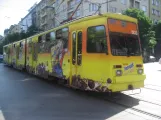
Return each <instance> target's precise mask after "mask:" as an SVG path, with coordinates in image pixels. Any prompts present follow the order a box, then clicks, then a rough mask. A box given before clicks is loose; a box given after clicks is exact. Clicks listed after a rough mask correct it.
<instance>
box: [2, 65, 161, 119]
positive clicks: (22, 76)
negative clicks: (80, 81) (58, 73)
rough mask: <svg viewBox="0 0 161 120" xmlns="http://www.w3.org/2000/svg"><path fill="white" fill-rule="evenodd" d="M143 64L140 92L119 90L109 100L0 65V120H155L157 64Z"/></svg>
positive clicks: (159, 100) (160, 85)
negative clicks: (112, 99) (114, 101)
mask: <svg viewBox="0 0 161 120" xmlns="http://www.w3.org/2000/svg"><path fill="white" fill-rule="evenodd" d="M144 66H145V73H146V74H147V79H146V81H145V87H144V88H143V89H142V90H141V93H139V90H134V91H128V92H127V91H126V92H123V93H121V94H119V95H118V96H117V95H116V96H115V97H116V99H115V100H116V101H117V103H113V102H111V101H110V100H109V99H110V97H109V96H108V95H105V94H103V95H102V94H101V95H100V94H98V93H92V92H87V93H85V92H81V91H78V90H72V89H69V88H66V87H64V86H61V85H58V84H56V83H54V82H49V81H47V80H43V79H40V78H37V77H35V76H32V75H29V74H27V73H24V72H20V71H17V70H15V69H12V68H9V67H7V66H5V65H3V64H0V120H120V119H121V120H147V119H149V120H155V119H156V120H158V119H160V118H159V117H157V116H161V80H160V79H161V65H159V64H158V63H147V64H145V65H144ZM117 97H118V98H117ZM137 110H140V111H145V113H144V112H139V111H137ZM146 113H149V114H146ZM152 115H154V116H152Z"/></svg>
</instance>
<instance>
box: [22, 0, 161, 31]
mask: <svg viewBox="0 0 161 120" xmlns="http://www.w3.org/2000/svg"><path fill="white" fill-rule="evenodd" d="M109 1H110V2H107V0H99V1H98V0H83V1H82V3H81V4H80V2H81V0H41V1H40V2H39V3H38V4H35V5H34V6H32V7H31V8H30V10H29V13H28V14H27V15H26V16H25V17H24V18H23V19H21V21H20V23H19V25H20V26H21V29H22V30H23V31H25V32H26V31H27V29H28V27H30V26H31V25H35V26H36V27H37V28H39V31H45V30H48V29H51V28H53V27H57V26H59V25H60V23H61V22H62V21H65V20H67V19H70V18H71V16H72V14H73V12H74V11H75V10H76V8H77V7H78V5H79V4H80V6H79V7H78V9H77V11H75V13H74V15H73V16H72V19H77V18H80V17H83V16H88V15H94V14H97V13H99V12H100V13H107V12H112V13H122V12H124V11H125V10H126V9H128V8H137V9H140V10H143V11H144V13H145V15H147V16H148V17H150V18H151V19H152V20H153V21H154V22H155V21H158V20H161V17H160V12H161V0H109ZM100 3H104V4H102V5H101V8H100V9H98V8H99V5H100Z"/></svg>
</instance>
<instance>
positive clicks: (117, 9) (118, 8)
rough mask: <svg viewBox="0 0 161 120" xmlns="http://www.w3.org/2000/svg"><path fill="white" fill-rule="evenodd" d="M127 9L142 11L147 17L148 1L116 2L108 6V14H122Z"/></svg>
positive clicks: (127, 0) (126, 0)
mask: <svg viewBox="0 0 161 120" xmlns="http://www.w3.org/2000/svg"><path fill="white" fill-rule="evenodd" d="M128 8H137V9H140V10H143V11H144V13H145V15H147V16H148V17H149V0H117V1H116V2H110V3H109V4H108V12H113V13H122V12H123V11H125V10H126V9H128Z"/></svg>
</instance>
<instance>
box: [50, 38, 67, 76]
mask: <svg viewBox="0 0 161 120" xmlns="http://www.w3.org/2000/svg"><path fill="white" fill-rule="evenodd" d="M64 44H65V43H64V41H63V40H61V39H59V40H58V42H57V44H56V45H55V46H53V47H51V54H52V61H53V67H52V68H53V69H52V71H53V72H54V73H56V74H57V76H58V77H63V70H62V63H63V58H64V55H65V53H67V51H68V50H67V48H64Z"/></svg>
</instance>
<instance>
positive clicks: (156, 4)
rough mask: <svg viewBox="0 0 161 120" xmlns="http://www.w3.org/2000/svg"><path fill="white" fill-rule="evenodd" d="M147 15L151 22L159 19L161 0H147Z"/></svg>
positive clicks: (160, 16)
mask: <svg viewBox="0 0 161 120" xmlns="http://www.w3.org/2000/svg"><path fill="white" fill-rule="evenodd" d="M149 16H150V18H151V19H152V21H153V23H157V22H158V21H159V20H161V0H149Z"/></svg>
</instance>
